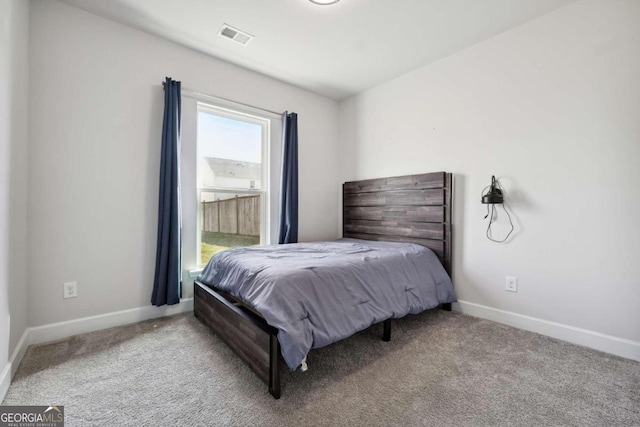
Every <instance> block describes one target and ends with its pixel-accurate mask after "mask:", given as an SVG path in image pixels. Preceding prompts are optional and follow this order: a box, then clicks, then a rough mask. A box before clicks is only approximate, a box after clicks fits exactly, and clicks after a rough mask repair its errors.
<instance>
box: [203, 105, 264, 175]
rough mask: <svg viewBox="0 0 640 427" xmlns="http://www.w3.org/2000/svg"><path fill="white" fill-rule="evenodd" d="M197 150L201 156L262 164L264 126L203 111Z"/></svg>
mask: <svg viewBox="0 0 640 427" xmlns="http://www.w3.org/2000/svg"><path fill="white" fill-rule="evenodd" d="M198 150H199V155H200V156H205V157H218V158H222V159H231V160H240V161H243V162H253V163H261V161H262V152H261V151H262V127H261V126H260V125H256V124H253V123H247V122H243V121H240V120H234V119H228V118H226V117H221V116H217V115H215V114H212V113H207V112H202V111H200V112H198Z"/></svg>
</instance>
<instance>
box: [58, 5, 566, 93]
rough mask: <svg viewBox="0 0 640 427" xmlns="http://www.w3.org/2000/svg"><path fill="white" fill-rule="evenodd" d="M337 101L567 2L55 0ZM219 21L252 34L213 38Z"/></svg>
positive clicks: (218, 26)
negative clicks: (241, 39) (246, 38)
mask: <svg viewBox="0 0 640 427" xmlns="http://www.w3.org/2000/svg"><path fill="white" fill-rule="evenodd" d="M62 1H64V2H65V3H68V4H70V5H73V6H76V7H79V8H81V9H84V10H87V11H89V12H92V13H95V14H97V15H101V16H104V17H106V18H109V19H112V20H114V21H118V22H121V23H123V24H126V25H129V26H131V27H134V28H137V29H140V30H142V31H146V32H148V33H151V34H154V35H157V36H160V37H164V38H166V39H168V40H172V41H174V42H177V43H180V44H182V45H185V46H188V47H190V48H193V49H196V50H198V51H201V52H204V53H206V54H209V55H212V56H215V57H217V58H220V59H223V60H226V61H229V62H231V63H234V64H237V65H241V66H243V67H246V68H249V69H251V70H254V71H258V72H260V73H262V74H266V75H268V76H272V77H275V78H277V79H280V80H283V81H285V82H288V83H291V84H294V85H297V86H300V87H303V88H306V89H309V90H311V91H313V92H316V93H319V94H322V95H325V96H327V97H330V98H333V99H336V100H342V99H344V98H347V97H349V96H351V95H354V94H357V93H360V92H362V91H363V90H366V89H369V88H371V87H373V86H376V85H378V84H380V83H383V82H385V81H388V80H390V79H392V78H394V77H398V76H400V75H402V74H405V73H407V72H409V71H412V70H414V69H416V68H419V67H421V66H424V65H426V64H429V63H431V62H433V61H436V60H438V59H440V58H443V57H445V56H448V55H451V54H452V53H454V52H457V51H459V50H462V49H464V48H466V47H468V46H471V45H473V44H475V43H478V42H480V41H482V40H486V39H488V38H490V37H492V36H494V35H496V34H499V33H501V32H503V31H506V30H508V29H510V28H513V27H516V26H518V25H521V24H523V23H525V22H527V21H530V20H532V19H535V18H537V17H539V16H541V15H544V14H546V13H549V12H551V11H553V10H555V9H558V8H560V7H562V6H564V5H566V4H568V3H571V2H572V1H574V0H341V1H340V2H338V3H337V4H334V5H332V6H318V5H314V4H312V3H311V2H309V1H308V0H180V1H178V0H62ZM223 23H227V24H229V25H231V26H233V27H236V28H239V29H240V30H243V31H246V32H248V33H250V34H252V35H254V36H256V38H255V39H254V40H253V41H251V43H249V44H248V45H247V46H241V45H239V44H237V43H235V42H233V41H230V40H228V39H223V38H221V37H220V36H218V30H219V29H220V27H221V26H222V24H223Z"/></svg>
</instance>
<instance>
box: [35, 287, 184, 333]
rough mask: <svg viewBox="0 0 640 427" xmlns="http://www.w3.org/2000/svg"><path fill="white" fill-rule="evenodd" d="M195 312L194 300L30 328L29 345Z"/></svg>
mask: <svg viewBox="0 0 640 427" xmlns="http://www.w3.org/2000/svg"><path fill="white" fill-rule="evenodd" d="M187 311H193V298H184V299H183V300H182V301H180V303H179V304H175V305H165V306H162V307H154V306H151V305H150V306H146V307H138V308H131V309H129V310H122V311H115V312H113V313H105V314H99V315H97V316H90V317H82V318H80V319H74V320H67V321H64V322H58V323H51V324H48V325H42V326H35V327H31V328H29V344H30V345H31V344H41V343H45V342H49V341H57V340H61V339H63V338H68V337H72V336H74V335H78V334H84V333H87V332H93V331H99V330H101V329H107V328H113V327H116V326H122V325H128V324H129V323H136V322H141V321H143V320H148V319H155V318H158V317H164V316H171V315H173V314H179V313H185V312H187Z"/></svg>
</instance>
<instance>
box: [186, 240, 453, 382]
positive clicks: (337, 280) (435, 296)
mask: <svg viewBox="0 0 640 427" xmlns="http://www.w3.org/2000/svg"><path fill="white" fill-rule="evenodd" d="M198 280H199V281H200V282H202V283H204V284H205V285H208V286H211V287H214V288H216V289H220V290H223V291H225V292H228V293H230V294H231V295H233V296H235V297H237V298H239V299H241V300H242V301H244V302H245V303H246V304H247V305H249V306H251V307H252V308H253V309H255V310H257V311H258V312H259V313H260V314H261V315H262V316H263V317H264V319H265V320H266V322H267V323H268V324H269V325H271V326H273V327H275V328H277V329H278V330H279V332H278V341H279V342H280V346H281V351H282V356H283V358H284V360H285V362H286V363H287V365H288V366H289V368H291V369H296V368H297V367H298V366H299V365H300V364H301V363H302V362H303V361H304V360H305V358H306V356H307V354H308V352H309V351H310V350H311V349H312V348H319V347H323V346H326V345H329V344H331V343H333V342H336V341H338V340H341V339H343V338H346V337H348V336H350V335H353V334H354V333H356V332H359V331H362V330H364V329H366V328H368V327H369V326H371V325H372V324H374V323H378V322H382V321H384V320H386V319H389V318H400V317H403V316H405V315H407V314H410V313H412V314H415V313H419V312H421V311H424V310H427V309H430V308H434V307H437V306H438V305H439V304H441V303H449V302H454V301H455V300H456V296H455V292H454V290H453V286H452V284H451V279H450V278H449V276H448V275H447V273H446V271H445V270H444V268H443V267H442V264H441V263H440V261H439V260H438V258H437V256H436V255H435V254H434V253H433V252H432V251H431V250H429V249H427V248H425V247H423V246H419V245H415V244H411V243H395V242H374V241H368V240H358V239H339V240H335V241H327V242H312V243H295V244H288V245H272V246H251V247H241V248H233V249H229V250H226V251H223V252H220V253H218V254H216V255H215V256H213V257H212V258H211V260H210V261H209V263H208V264H207V266H206V267H205V268H204V270H203V271H202V274H201V275H200V276H199V277H198Z"/></svg>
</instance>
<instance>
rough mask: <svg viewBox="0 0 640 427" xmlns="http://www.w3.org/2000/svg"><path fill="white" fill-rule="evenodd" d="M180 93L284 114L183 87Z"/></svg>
mask: <svg viewBox="0 0 640 427" xmlns="http://www.w3.org/2000/svg"><path fill="white" fill-rule="evenodd" d="M164 84H165V82H162V89H163V90H164ZM181 92H189V93H192V94H194V95H199V96H203V97H206V98H211V99H215V100H217V101H223V102H228V103H230V104H236V105H241V106H243V107H247V108H252V109H254V110H260V111H265V112H267V113H271V114H275V115H276V116H282V115H283V114H284V112H282V113H278V112H276V111H271V110H267V109H266V108H260V107H254V106H253V105H249V104H243V103H242V102H237V101H232V100H230V99H227V98H222V97H220V96H213V95H208V94H206V93H202V92H198V91H195V90H193V89H189V88H186V87H183V88H182V89H181Z"/></svg>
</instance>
